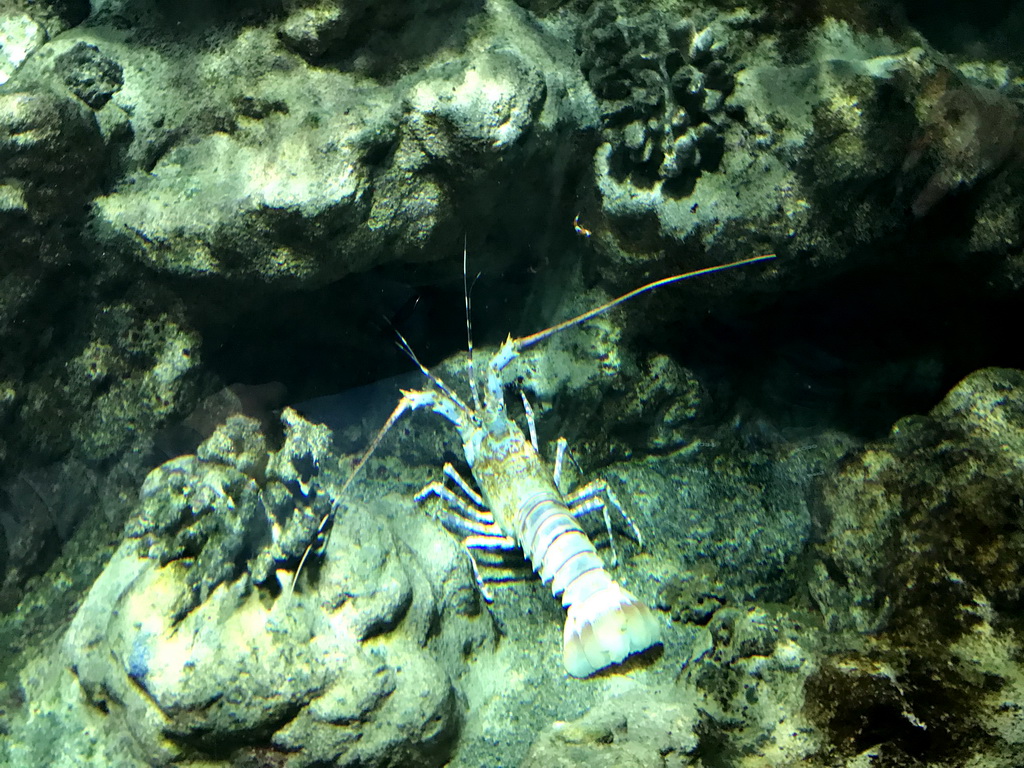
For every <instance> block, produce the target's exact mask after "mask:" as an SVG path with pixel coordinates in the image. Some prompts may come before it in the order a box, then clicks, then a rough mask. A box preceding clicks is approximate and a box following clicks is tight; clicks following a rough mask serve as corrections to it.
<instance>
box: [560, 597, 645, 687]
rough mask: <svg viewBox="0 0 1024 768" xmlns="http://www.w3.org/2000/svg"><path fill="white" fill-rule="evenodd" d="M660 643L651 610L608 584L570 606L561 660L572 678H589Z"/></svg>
mask: <svg viewBox="0 0 1024 768" xmlns="http://www.w3.org/2000/svg"><path fill="white" fill-rule="evenodd" d="M660 642H661V629H660V627H659V625H658V620H657V619H655V618H654V615H653V614H652V613H651V611H650V609H649V608H648V607H647V606H646V605H644V604H643V603H642V602H640V601H639V600H637V599H636V598H635V597H634V596H633V595H631V594H630V593H629V592H627V591H626V590H625V589H623V588H622V587H620V586H619V585H618V584H616V583H615V582H611V583H610V584H609V585H608V587H606V588H605V589H602V590H600V591H598V592H595V593H594V594H592V595H590V596H589V597H588V598H586V599H585V600H583V601H581V602H579V603H576V604H573V605H570V606H569V614H568V616H567V617H566V619H565V634H564V640H563V646H562V660H563V662H564V663H565V670H566V672H568V673H569V674H570V675H572V676H573V677H588V676H590V675H592V674H594V673H595V672H597V671H598V670H600V669H604V668H605V667H607V666H609V665H611V664H619V663H621V662H622V661H624V660H625V659H626V657H627V656H630V655H632V654H634V653H639V652H640V651H643V650H646V649H647V648H650V647H651V646H652V645H656V644H657V643H660Z"/></svg>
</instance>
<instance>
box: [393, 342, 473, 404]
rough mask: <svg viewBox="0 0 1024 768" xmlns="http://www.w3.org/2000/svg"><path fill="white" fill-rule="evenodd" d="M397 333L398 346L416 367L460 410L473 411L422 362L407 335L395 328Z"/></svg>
mask: <svg viewBox="0 0 1024 768" xmlns="http://www.w3.org/2000/svg"><path fill="white" fill-rule="evenodd" d="M395 335H396V336H397V337H398V341H397V342H396V343H397V344H398V348H399V349H401V350H402V351H403V352H405V354H407V355H408V356H409V358H410V359H411V360H412V361H413V362H414V363H415V364H416V367H417V368H419V369H420V372H421V373H422V374H423V375H424V376H426V377H427V378H428V379H430V383H431V384H433V385H434V386H435V387H437V388H438V389H439V390H441V391H442V392H443V393H444V394H445V395H446V396H448V397H450V398H451V399H452V401H453V402H454V403H455V405H457V406H458V407H459V410H460V411H462V412H463V413H472V411H471V410H470V409H469V408H467V407H466V404H465V403H464V402H462V398H460V397H459V396H458V395H457V394H455V390H454V389H452V388H451V387H449V386H448V385H447V384H445V383H444V382H443V381H441V379H439V378H438V377H437V376H435V375H434V374H432V373H431V372H430V369H429V368H427V366H425V365H424V364H423V363H421V362H420V359H419V358H418V357H416V353H415V352H413V350H412V347H411V346H410V345H409V342H408V341H406V340H405V336H403V335H402V334H401V333H399V332H398V330H397V329H395ZM474 394H475V390H474Z"/></svg>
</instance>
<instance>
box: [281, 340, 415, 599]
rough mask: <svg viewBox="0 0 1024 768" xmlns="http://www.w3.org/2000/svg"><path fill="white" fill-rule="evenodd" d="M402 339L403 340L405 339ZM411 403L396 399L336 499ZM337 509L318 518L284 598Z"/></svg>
mask: <svg viewBox="0 0 1024 768" xmlns="http://www.w3.org/2000/svg"><path fill="white" fill-rule="evenodd" d="M402 340H403V341H405V339H402ZM411 405H412V401H411V400H410V399H409V398H408V397H404V396H403V397H402V399H401V400H399V401H398V405H397V406H396V407H395V410H393V411H392V412H391V415H390V416H388V420H387V421H385V422H384V426H383V427H381V428H380V430H378V432H377V434H376V435H375V436H374V438H373V440H371V441H370V445H369V447H368V448H367V449H366V450H365V451H363V455H362V456H360V457H359V461H357V462H356V463H355V466H353V467H352V472H350V473H349V476H348V477H347V478H346V480H345V482H344V483H342V486H341V488H339V489H338V492H337V493H336V494H335V495H334V496H335V498H336V499H340V498H342V497H343V496H344V495H345V492H346V491H348V489H349V486H350V485H352V481H353V480H355V479H356V475H358V474H359V471H360V470H361V469H362V468H363V467H364V466H365V465H366V462H368V461H369V460H370V457H371V456H372V455H373V453H374V451H376V450H377V446H378V445H380V441H381V440H383V439H384V435H386V434H387V433H388V432H389V431H391V427H393V426H394V425H395V422H396V421H398V420H399V419H400V418H401V417H402V414H403V413H405V412H406V411H407V410H408V409H409V407H410V406H411ZM337 510H338V504H337V502H334V503H333V504H331V508H330V509H329V510H327V512H326V513H325V514H324V516H323V517H322V518H320V525H318V526H317V527H316V534H315V535H314V536H313V540H312V541H311V542H310V543H309V544H308V545H306V549H305V550H304V551H303V553H302V558H301V559H300V560H299V565H298V567H297V568H296V569H295V574H294V575H293V576H292V580H291V584H289V586H288V592H287V594H286V595H285V598H286V599H287V598H289V597H291V594H292V592H294V591H295V585H296V583H298V581H299V574H301V573H302V566H304V565H305V564H306V560H307V559H308V558H309V553H310V552H312V551H313V545H314V544H316V540H317V539H318V538H320V534H321V533H323V532H324V528H326V527H327V523H329V522H330V520H331V518H332V517H334V514H335V512H337Z"/></svg>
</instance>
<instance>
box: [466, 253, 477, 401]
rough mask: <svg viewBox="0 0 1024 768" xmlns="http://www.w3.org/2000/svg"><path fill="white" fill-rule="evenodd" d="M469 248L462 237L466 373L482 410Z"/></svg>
mask: <svg viewBox="0 0 1024 768" xmlns="http://www.w3.org/2000/svg"><path fill="white" fill-rule="evenodd" d="M468 252H469V248H468V247H467V242H466V236H465V235H463V236H462V295H463V296H465V297H466V351H467V352H468V353H469V362H468V364H467V366H466V372H467V373H468V374H469V391H470V392H472V393H473V408H475V409H476V410H478V411H479V410H480V393H479V392H477V390H476V368H475V367H474V365H473V304H472V301H471V300H470V298H469V278H468V277H467V276H466V266H467V264H468V263H469V256H468Z"/></svg>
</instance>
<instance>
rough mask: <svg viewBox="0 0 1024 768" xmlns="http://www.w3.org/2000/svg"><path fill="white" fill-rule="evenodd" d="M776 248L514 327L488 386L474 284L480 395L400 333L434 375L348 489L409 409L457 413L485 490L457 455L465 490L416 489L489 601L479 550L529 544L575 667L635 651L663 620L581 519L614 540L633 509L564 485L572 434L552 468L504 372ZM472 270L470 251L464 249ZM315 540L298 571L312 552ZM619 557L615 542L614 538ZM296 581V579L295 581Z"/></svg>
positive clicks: (588, 488)
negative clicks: (608, 317) (433, 500)
mask: <svg viewBox="0 0 1024 768" xmlns="http://www.w3.org/2000/svg"><path fill="white" fill-rule="evenodd" d="M774 257H775V256H774V254H768V255H764V256H756V257H753V258H749V259H743V260H741V261H736V262H731V263H728V264H720V265H717V266H713V267H707V268H704V269H698V270H694V271H692V272H686V273H683V274H679V275H674V276H672V277H667V278H663V279H661V280H656V281H654V282H651V283H647V284H646V285H643V286H641V287H639V288H637V289H635V290H633V291H630V292H629V293H626V294H624V295H622V296H620V297H618V298H616V299H613V300H612V301H609V302H607V303H606V304H602V305H601V306H599V307H596V308H594V309H592V310H590V311H588V312H584V313H583V314H581V315H578V316H577V317H574V318H572V319H569V320H566V321H563V322H561V323H558V324H557V325H554V326H551V327H550V328H546V329H545V330H543V331H539V332H537V333H534V334H532V335H529V336H524V337H522V338H512V336H509V337H508V338H506V340H505V341H504V343H502V344H501V346H500V347H499V348H498V350H497V352H495V353H494V355H493V356H492V357H491V358H490V360H489V361H488V363H487V365H486V369H485V372H484V381H483V387H482V391H481V388H480V387H478V386H477V381H476V375H475V371H474V367H473V345H472V330H471V321H470V303H469V293H468V291H466V327H467V336H468V337H469V357H468V366H467V367H468V375H469V389H470V397H471V403H472V404H470V403H467V402H466V401H465V400H463V399H462V398H461V397H460V396H459V395H458V394H457V393H456V392H455V391H454V390H453V389H451V388H450V387H449V386H448V385H447V384H445V383H444V382H443V381H442V380H441V379H440V378H438V377H437V376H435V375H434V374H433V373H431V372H430V371H429V370H427V368H426V367H424V366H423V365H422V364H421V363H420V362H419V360H418V359H417V358H416V355H415V353H414V352H413V351H412V349H411V348H410V347H409V345H408V344H407V343H406V341H405V339H404V338H402V337H401V335H399V339H400V343H401V346H402V348H403V349H404V350H405V351H406V353H407V354H408V355H409V357H410V358H412V360H413V361H414V362H415V363H416V365H417V366H418V367H419V368H420V370H421V371H422V372H423V374H424V376H425V377H426V378H427V382H428V383H427V386H426V387H424V388H423V389H421V390H402V398H401V400H399V402H398V405H397V406H396V407H395V409H394V411H393V412H392V413H391V415H390V416H389V417H388V419H387V421H386V422H385V423H384V426H383V427H381V429H380V431H379V432H378V433H377V435H376V436H375V437H374V439H373V440H372V441H371V443H370V445H369V447H368V448H367V449H366V451H365V452H364V453H363V455H362V456H361V457H360V459H359V461H358V462H356V464H355V466H354V468H353V470H352V473H351V474H350V475H349V477H348V478H347V480H346V481H345V483H344V484H343V485H342V487H341V490H340V492H339V497H342V496H343V495H344V493H345V490H346V489H347V488H348V486H349V485H350V484H351V483H352V481H353V480H354V479H355V477H356V475H357V474H358V473H359V470H360V469H362V467H363V465H364V464H365V463H366V462H367V460H368V459H369V458H370V456H371V455H373V453H374V451H375V450H376V449H377V446H378V445H379V444H380V441H381V440H382V439H383V438H384V436H385V435H386V434H387V432H388V431H389V430H390V429H391V427H392V426H393V425H394V424H395V422H396V421H398V419H399V418H401V416H402V415H403V414H404V413H405V412H406V411H413V410H418V409H427V410H431V411H433V412H434V413H437V414H440V415H441V416H443V417H445V418H446V419H447V420H448V421H450V422H451V423H452V424H453V425H454V426H455V429H456V430H457V431H458V433H459V436H460V437H461V439H462V445H463V450H464V453H465V457H466V462H467V463H468V465H469V467H470V471H471V473H472V476H473V479H474V480H475V482H476V486H477V488H478V489H479V491H477V490H475V489H474V488H473V487H472V486H471V485H470V484H469V483H468V482H467V481H466V480H465V479H463V478H462V476H461V475H460V474H459V473H458V472H457V470H455V468H454V467H452V466H451V465H450V464H446V465H445V467H444V473H445V475H446V476H447V477H448V478H450V479H451V480H452V481H453V482H454V483H455V485H456V486H458V488H459V489H460V490H461V491H462V494H463V495H464V497H460V496H458V495H456V494H455V493H454V492H453V491H452V490H450V489H449V488H447V487H446V486H445V485H443V484H442V483H440V482H434V483H431V484H429V485H428V486H426V487H425V488H424V489H423V490H422V491H420V492H419V493H418V494H417V495H416V500H417V501H423V500H425V499H426V498H428V497H430V496H437V497H438V498H440V499H441V501H442V504H443V505H444V506H445V510H444V512H442V513H441V514H440V515H439V517H440V519H441V522H442V523H443V524H444V526H445V527H446V528H447V529H448V530H449V531H451V532H453V533H455V534H457V535H459V536H461V537H462V543H463V546H464V547H465V549H466V551H467V553H469V556H470V563H471V565H472V568H473V572H474V575H475V577H476V580H477V584H478V585H479V586H480V590H481V593H482V594H483V596H484V598H485V599H487V600H488V602H490V600H491V597H490V595H489V594H488V592H487V589H486V587H485V585H484V582H483V579H482V578H481V577H480V572H479V569H478V567H477V565H476V560H475V558H474V557H473V551H474V550H505V551H507V550H522V552H523V554H524V555H525V556H526V558H527V559H529V560H530V561H531V563H532V564H533V567H534V570H536V571H537V572H538V573H539V575H540V577H541V579H542V580H543V582H544V583H545V584H548V583H550V584H551V590H552V593H553V594H554V595H555V596H556V597H557V596H559V595H561V599H562V605H563V606H564V607H565V608H566V609H567V616H566V621H565V629H564V635H563V651H562V658H563V662H564V664H565V669H566V671H567V672H568V673H569V674H570V675H572V676H573V677H587V676H589V675H591V674H593V673H595V672H597V671H598V670H601V669H604V668H605V667H608V666H610V665H612V664H618V663H621V662H622V661H624V660H625V659H626V657H628V656H630V655H632V654H634V653H639V652H640V651H643V650H645V649H647V648H650V647H651V646H653V645H656V644H658V643H660V642H661V626H660V623H659V622H658V620H657V619H656V618H655V617H654V615H653V614H652V613H651V611H650V609H649V608H648V607H647V606H646V605H645V604H644V603H643V602H641V601H640V600H638V599H637V598H636V597H634V596H633V595H632V594H630V593H629V592H628V591H627V590H626V589H624V588H623V587H622V586H620V585H619V584H618V583H617V582H616V581H614V580H613V579H612V578H611V576H610V575H609V574H608V572H607V571H606V570H605V567H604V563H603V561H602V560H601V558H600V556H599V555H598V554H597V551H596V550H595V548H594V545H593V543H592V542H591V541H590V539H589V538H588V537H587V535H586V533H584V531H583V529H582V528H581V527H580V526H579V524H578V523H577V522H576V519H577V518H578V517H580V516H582V515H584V514H587V513H590V512H595V511H598V510H600V511H601V512H603V514H604V522H605V526H606V527H607V529H608V533H609V541H611V523H610V520H609V517H608V507H609V506H611V507H613V508H615V509H616V511H618V512H619V513H620V514H622V515H623V517H625V518H626V521H627V523H629V524H630V526H631V527H632V528H633V531H634V534H635V536H636V538H637V540H638V542H640V543H641V544H642V541H641V539H640V535H639V532H638V531H637V530H636V528H635V526H632V522H631V521H630V520H629V518H628V517H627V516H626V515H625V513H624V511H623V510H622V506H621V505H620V504H619V502H618V499H617V498H616V496H615V494H614V493H613V492H612V490H611V488H609V487H608V486H607V484H606V483H604V482H603V481H601V480H596V481H593V482H591V483H588V484H587V485H585V486H583V487H581V488H578V489H576V490H574V491H572V492H570V493H566V494H563V493H562V492H561V491H560V490H559V480H560V475H561V470H562V464H563V459H564V457H565V448H566V443H565V440H564V439H560V440H559V441H558V447H557V451H556V458H555V463H554V467H553V468H552V469H550V470H549V468H548V466H547V465H546V464H545V462H544V461H543V460H542V459H541V457H540V454H539V450H538V445H537V436H536V427H535V425H534V420H533V413H532V409H531V407H530V404H529V401H528V400H527V399H526V397H525V395H524V396H523V405H524V408H525V411H526V417H527V422H528V430H529V434H530V436H529V438H528V437H527V436H526V434H524V432H523V430H522V429H521V428H520V427H519V425H517V424H516V423H515V422H514V421H512V419H511V418H509V415H508V413H507V408H506V403H505V381H504V372H505V370H506V369H507V368H508V366H509V364H510V363H511V362H512V361H513V360H515V359H516V357H517V356H518V355H519V354H520V352H522V351H523V350H524V349H527V348H528V347H531V346H533V345H534V344H537V343H539V342H541V341H543V340H544V339H546V338H548V337H550V336H552V335H554V334H556V333H559V332H561V331H564V330H566V329H568V328H572V327H574V326H577V325H580V324H581V323H584V322H586V321H587V320H590V319H592V318H594V317H596V316H597V315H600V314H602V313H604V312H607V311H608V310H610V309H611V308H613V307H615V306H617V305H619V304H622V303H623V302H625V301H629V300H630V299H632V298H634V297H636V296H639V295H640V294H643V293H646V292H648V291H652V290H654V289H655V288H658V287H661V286H664V285H669V284H671V283H676V282H680V281H682V280H687V279H690V278H694V277H699V276H701V275H707V274H711V273H714V272H721V271H723V270H727V269H732V268H734V267H739V266H744V265H747V264H752V263H755V262H758V261H765V260H767V259H772V258H774ZM463 267H464V269H463V273H464V276H465V254H463ZM333 514H334V509H332V511H331V512H329V513H328V514H327V515H325V516H324V518H323V519H322V520H321V521H320V525H319V527H318V529H317V534H318V535H319V534H320V533H321V532H322V531H323V530H324V529H325V528H326V527H327V525H328V524H329V523H330V521H331V519H332V517H333ZM312 547H313V544H310V546H309V547H308V548H307V549H306V552H305V553H304V554H303V557H302V561H301V562H300V563H299V567H298V569H297V570H296V573H295V578H296V579H297V578H298V574H299V572H300V571H301V569H302V565H303V563H304V562H305V560H306V557H307V556H308V555H309V553H310V550H311V549H312ZM611 549H612V554H613V561H614V560H615V559H616V558H615V550H614V544H612V546H611ZM293 584H294V581H293Z"/></svg>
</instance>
